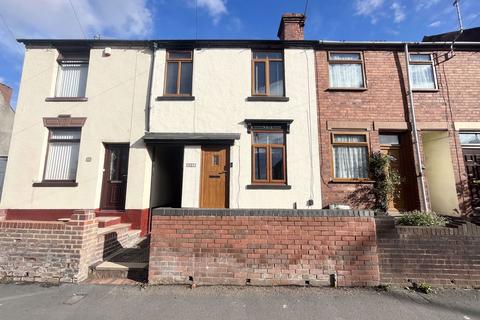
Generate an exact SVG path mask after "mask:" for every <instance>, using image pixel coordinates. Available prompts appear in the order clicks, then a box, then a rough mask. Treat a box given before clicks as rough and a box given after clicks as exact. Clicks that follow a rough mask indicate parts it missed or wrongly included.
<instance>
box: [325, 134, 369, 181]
mask: <svg viewBox="0 0 480 320" xmlns="http://www.w3.org/2000/svg"><path fill="white" fill-rule="evenodd" d="M365 141H366V138H365V136H364V135H335V142H352V143H355V142H365ZM333 151H334V159H335V161H334V176H335V178H344V179H345V178H346V179H361V178H368V148H367V147H366V146H334V148H333Z"/></svg>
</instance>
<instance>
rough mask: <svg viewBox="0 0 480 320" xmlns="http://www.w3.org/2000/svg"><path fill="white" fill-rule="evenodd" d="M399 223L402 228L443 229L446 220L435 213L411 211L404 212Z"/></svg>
mask: <svg viewBox="0 0 480 320" xmlns="http://www.w3.org/2000/svg"><path fill="white" fill-rule="evenodd" d="M397 223H398V224H399V225H402V226H418V227H443V226H445V223H446V219H445V218H443V217H441V216H439V215H438V214H436V213H435V212H422V211H418V210H415V211H409V212H403V213H402V216H401V217H400V218H399V219H398V221H397Z"/></svg>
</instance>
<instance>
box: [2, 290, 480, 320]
mask: <svg viewBox="0 0 480 320" xmlns="http://www.w3.org/2000/svg"><path fill="white" fill-rule="evenodd" d="M23 319H26V320H27V319H28V320H43V319H45V320H47V319H48V320H57V319H58V320H59V319H62V320H64V319H72V320H87V319H102V320H107V319H115V320H120V319H169V320H177V319H178V320H180V319H181V320H184V319H205V320H207V319H208V320H215V319H268V320H277V319H329V320H341V319H342V320H343V319H358V320H374V319H389V320H397V319H398V320H400V319H402V320H403V319H408V320H413V319H422V320H427V319H435V320H440V319H458V320H470V319H472V320H473V319H478V320H480V291H478V290H440V291H438V292H437V293H435V294H429V295H424V294H419V293H415V292H409V291H407V290H404V289H395V290H393V289H392V290H389V291H388V292H383V291H376V290H374V289H341V288H340V289H332V288H298V287H273V288H272V287H198V288H196V289H189V288H187V287H182V286H152V287H146V288H142V287H140V286H111V285H87V284H80V285H61V286H51V287H43V286H41V285H38V284H26V285H25V284H22V285H20V284H2V285H0V320H23Z"/></svg>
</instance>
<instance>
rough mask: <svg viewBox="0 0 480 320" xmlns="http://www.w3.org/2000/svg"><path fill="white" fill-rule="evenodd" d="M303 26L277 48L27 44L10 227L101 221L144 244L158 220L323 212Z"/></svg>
mask: <svg viewBox="0 0 480 320" xmlns="http://www.w3.org/2000/svg"><path fill="white" fill-rule="evenodd" d="M303 21H304V17H303V16H298V15H286V16H284V17H283V19H282V24H281V26H280V28H279V37H280V39H281V40H273V41H264V40H251V41H239V40H232V41H224V40H211V41H210V40H201V41H183V40H171V41H122V40H20V41H21V42H22V43H24V44H25V46H26V48H27V49H26V54H25V62H24V68H23V75H22V82H21V85H20V92H19V98H18V104H17V119H16V121H15V126H14V130H13V139H12V149H11V155H10V156H11V163H10V165H9V167H8V170H7V176H6V183H5V192H4V193H5V194H4V201H2V208H5V209H6V211H7V216H8V217H10V218H22V219H26V218H28V219H35V220H39V219H57V218H62V217H68V216H69V215H70V214H71V213H72V211H73V210H75V209H94V210H95V212H96V214H97V216H118V217H121V220H122V222H125V223H131V224H132V226H133V228H135V229H141V230H142V232H143V233H145V232H146V230H147V228H148V215H149V212H150V211H151V210H152V209H153V208H158V207H173V208H321V207H322V203H321V196H320V194H321V193H320V166H319V157H318V155H319V151H318V148H319V143H318V134H317V132H318V128H317V108H316V101H317V97H316V90H315V55H314V50H313V47H314V44H315V42H313V41H303V40H300V41H298V40H297V39H298V37H301V38H302V39H303ZM294 36H295V38H294V40H297V41H290V40H291V38H289V37H294Z"/></svg>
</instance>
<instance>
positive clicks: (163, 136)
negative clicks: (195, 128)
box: [143, 132, 240, 145]
mask: <svg viewBox="0 0 480 320" xmlns="http://www.w3.org/2000/svg"><path fill="white" fill-rule="evenodd" d="M238 139H240V133H219V132H214V133H190V132H147V133H145V135H144V136H143V141H144V142H145V144H147V145H151V144H230V145H232V144H233V142H234V140H238Z"/></svg>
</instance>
